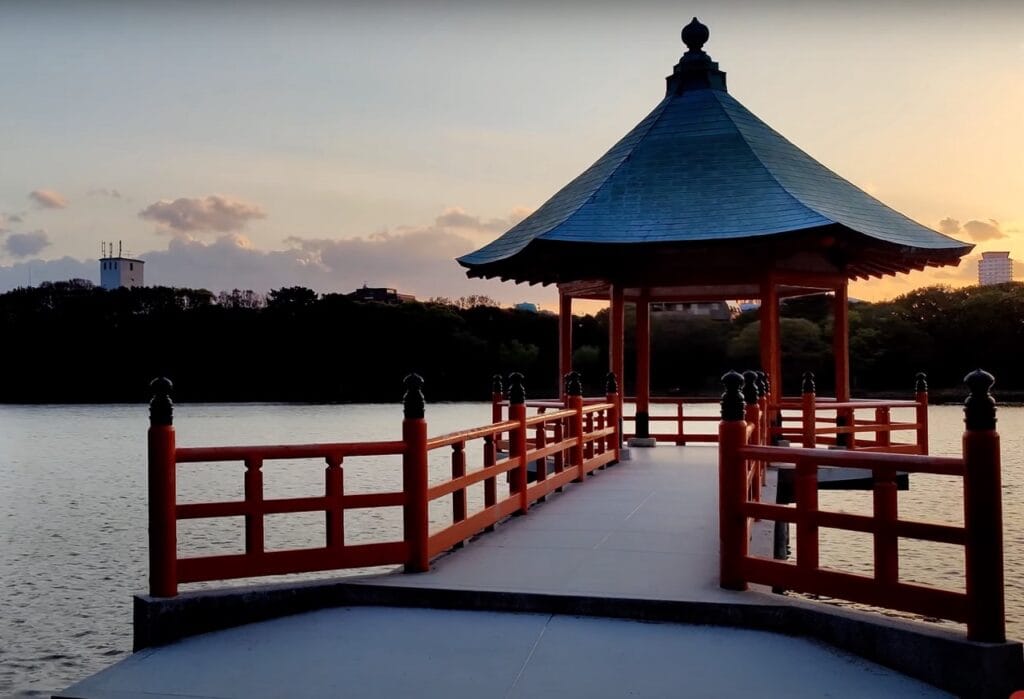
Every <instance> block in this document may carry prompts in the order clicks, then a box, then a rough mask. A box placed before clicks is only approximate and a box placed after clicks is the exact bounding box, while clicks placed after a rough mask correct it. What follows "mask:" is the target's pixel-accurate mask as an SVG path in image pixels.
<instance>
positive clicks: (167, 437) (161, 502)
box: [148, 378, 178, 597]
mask: <svg viewBox="0 0 1024 699" xmlns="http://www.w3.org/2000/svg"><path fill="white" fill-rule="evenodd" d="M149 387H150V389H152V391H153V398H152V400H150V402H149V434H148V443H149V444H148V446H149V474H148V476H149V478H148V480H149V594H151V595H153V596H154V597H174V596H175V595H177V594H178V531H177V516H176V514H175V507H176V500H177V491H176V485H175V468H176V465H177V464H176V452H175V448H176V447H175V440H174V404H173V402H172V401H171V389H172V388H173V386H172V384H171V382H170V381H169V380H167V379H165V378H158V379H154V380H153V381H152V382H151V383H150V384H149Z"/></svg>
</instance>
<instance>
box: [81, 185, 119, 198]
mask: <svg viewBox="0 0 1024 699" xmlns="http://www.w3.org/2000/svg"><path fill="white" fill-rule="evenodd" d="M86 194H88V195H89V196H90V197H110V198H111V199H120V198H121V192H120V191H118V190H116V189H108V188H107V187H96V188H95V189H90V190H89V191H88V192H86Z"/></svg>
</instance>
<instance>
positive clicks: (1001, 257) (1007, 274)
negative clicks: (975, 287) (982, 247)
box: [978, 251, 1013, 286]
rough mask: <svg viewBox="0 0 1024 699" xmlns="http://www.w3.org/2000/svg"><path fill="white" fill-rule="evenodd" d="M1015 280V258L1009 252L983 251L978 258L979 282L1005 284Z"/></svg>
mask: <svg viewBox="0 0 1024 699" xmlns="http://www.w3.org/2000/svg"><path fill="white" fill-rule="evenodd" d="M1012 281H1013V260H1011V259H1010V253H1009V252H1002V251H1000V252H983V253H981V259H980V260H978V283H979V284H981V285H982V286H988V285H989V284H1005V283H1006V282H1012Z"/></svg>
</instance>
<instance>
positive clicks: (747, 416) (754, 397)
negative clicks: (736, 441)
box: [743, 371, 761, 501]
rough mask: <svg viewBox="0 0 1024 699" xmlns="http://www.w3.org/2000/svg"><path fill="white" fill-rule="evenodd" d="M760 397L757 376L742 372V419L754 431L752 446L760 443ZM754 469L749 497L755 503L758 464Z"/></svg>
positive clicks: (759, 467) (757, 497)
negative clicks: (751, 426)
mask: <svg viewBox="0 0 1024 699" xmlns="http://www.w3.org/2000/svg"><path fill="white" fill-rule="evenodd" d="M759 400H760V396H759V395H758V390H757V374H756V373H754V372H753V371H745V372H743V402H744V404H745V406H746V407H745V409H744V413H743V419H744V421H745V422H746V423H747V424H748V425H753V427H754V431H753V433H752V434H751V435H750V442H751V443H752V444H760V443H761V410H760V408H759V407H758V402H759ZM753 468H754V469H755V473H754V478H753V482H752V483H751V489H752V492H751V493H750V495H751V496H752V499H753V500H755V501H757V500H760V499H761V465H760V463H758V464H754V466H753Z"/></svg>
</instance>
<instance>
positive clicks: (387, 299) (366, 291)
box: [348, 284, 416, 303]
mask: <svg viewBox="0 0 1024 699" xmlns="http://www.w3.org/2000/svg"><path fill="white" fill-rule="evenodd" d="M348 297H349V298H352V299H355V300H356V301H373V302H375V303H404V302H406V301H415V300H416V297H415V296H413V295H412V294H400V293H398V290H397V289H387V288H384V287H371V286H366V284H363V286H362V288H361V289H356V290H355V291H353V292H352V293H351V294H348Z"/></svg>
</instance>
